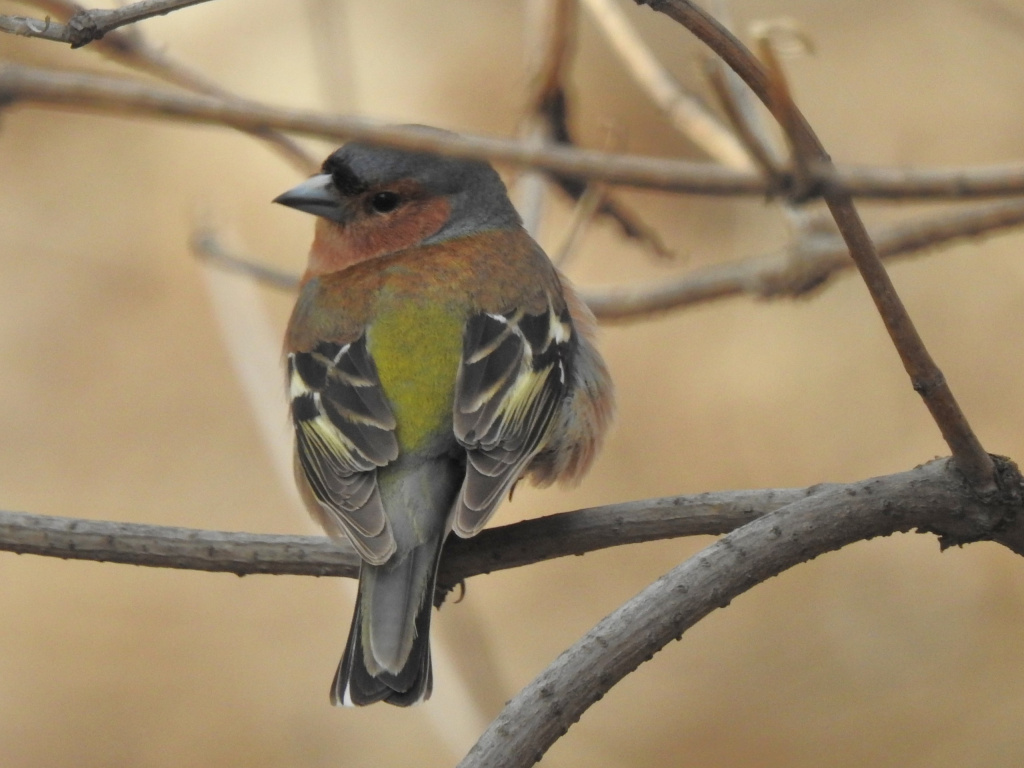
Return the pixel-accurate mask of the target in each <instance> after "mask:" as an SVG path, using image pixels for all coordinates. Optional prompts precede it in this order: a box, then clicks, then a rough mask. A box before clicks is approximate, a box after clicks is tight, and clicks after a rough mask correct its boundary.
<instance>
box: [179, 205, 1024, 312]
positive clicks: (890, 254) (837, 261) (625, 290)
mask: <svg viewBox="0 0 1024 768" xmlns="http://www.w3.org/2000/svg"><path fill="white" fill-rule="evenodd" d="M1022 224H1024V200H1008V201H1005V202H1000V203H990V204H988V205H983V206H974V207H972V208H967V209H964V210H960V211H952V212H945V213H942V214H939V215H937V216H925V217H920V218H917V219H914V220H911V221H906V222H903V223H901V224H897V225H895V226H891V227H886V228H884V229H879V230H878V231H876V232H874V233H872V235H871V237H872V239H873V240H874V242H875V247H876V248H877V250H878V254H879V256H881V257H882V258H896V257H900V256H910V255H914V254H917V253H920V252H921V251H923V250H927V249H929V248H937V247H939V246H941V245H943V244H946V243H950V242H953V241H955V240H961V239H964V238H974V237H979V236H983V235H990V234H995V233H997V232H1000V231H1003V230H1009V229H1013V228H1015V227H1019V226H1020V225H1022ZM192 247H193V250H195V251H196V253H197V255H199V256H200V257H202V258H205V259H208V260H209V261H210V262H211V263H213V264H215V265H216V266H218V267H221V268H223V269H228V270H231V271H235V272H241V273H243V274H246V275H249V276H250V277H252V278H253V279H254V280H259V281H260V282H261V283H263V284H265V285H268V286H270V287H272V288H277V289H279V290H285V291H294V290H295V289H296V288H297V287H298V283H299V276H298V275H297V274H294V273H291V272H284V271H281V270H278V269H274V268H272V267H267V266H264V265H262V264H258V263H256V262H254V261H252V259H251V258H249V257H246V256H242V255H239V254H236V253H232V252H231V251H230V250H229V249H228V248H227V247H226V246H225V245H224V244H223V243H222V242H221V241H220V239H219V237H218V236H217V233H216V232H215V231H214V230H212V229H209V228H205V229H199V230H197V231H196V232H195V233H194V234H193V238H192ZM556 253H557V251H556ZM853 266H854V264H853V261H852V260H851V259H850V251H849V249H848V248H847V247H846V243H845V242H844V241H843V240H842V238H840V237H838V236H837V235H825V234H821V235H813V236H811V235H807V234H805V235H804V236H803V237H802V238H801V239H799V240H797V241H796V242H795V243H794V244H793V245H792V246H790V248H788V249H786V250H783V251H781V252H778V253H770V254H767V255H764V256H755V257H749V258H745V259H740V260H738V261H734V262H730V263H726V264H714V265H712V266H708V267H704V268H703V269H695V270H692V271H690V272H687V273H686V274H684V275H682V276H680V277H676V278H668V279H663V280H657V281H652V282H645V283H637V284H634V285H627V286H625V287H621V288H620V287H616V288H605V289H597V288H590V289H580V296H581V297H582V298H583V300H584V301H585V302H586V303H587V305H588V306H589V307H590V308H591V310H592V311H593V312H594V314H595V315H596V316H597V317H598V318H599V319H600V320H602V321H604V322H616V321H630V320H639V319H642V318H645V317H649V316H651V315H654V314H658V313H661V312H668V311H671V310H677V309H683V308H685V307H689V306H692V305H694V304H701V303H704V302H707V301H713V300H715V299H724V298H729V297H732V296H739V295H741V294H749V295H751V296H757V297H761V298H777V297H785V296H789V297H797V296H802V295H805V294H806V293H807V292H808V291H811V290H813V289H816V288H819V287H821V286H823V285H824V284H825V283H826V282H827V281H828V279H829V278H830V277H831V276H832V275H833V274H834V273H835V272H838V271H840V270H846V269H851V268H852V267H853Z"/></svg>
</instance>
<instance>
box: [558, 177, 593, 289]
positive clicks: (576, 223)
mask: <svg viewBox="0 0 1024 768" xmlns="http://www.w3.org/2000/svg"><path fill="white" fill-rule="evenodd" d="M606 192H607V188H606V187H605V185H604V184H601V183H600V182H594V183H593V184H588V185H587V188H586V190H585V191H584V192H583V194H582V195H581V196H580V199H579V200H578V201H577V203H576V207H575V208H573V211H572V217H571V218H570V219H569V225H568V226H567V227H566V230H565V234H563V235H562V240H561V242H559V244H558V245H557V246H556V247H555V248H553V249H551V251H550V254H551V261H552V262H553V263H554V265H555V266H556V267H558V268H559V269H563V270H564V269H565V267H566V265H567V264H568V263H569V260H570V259H571V258H572V257H573V256H574V255H575V254H576V253H577V252H578V250H579V247H580V243H582V242H583V233H584V232H586V230H587V227H588V226H589V225H590V222H591V221H592V220H593V218H594V214H596V213H597V211H598V209H599V208H600V207H601V204H602V203H603V202H604V200H605V193H606Z"/></svg>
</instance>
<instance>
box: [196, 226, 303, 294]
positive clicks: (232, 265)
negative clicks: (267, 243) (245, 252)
mask: <svg viewBox="0 0 1024 768" xmlns="http://www.w3.org/2000/svg"><path fill="white" fill-rule="evenodd" d="M190 244H191V246H192V252H193V253H194V254H195V255H196V256H198V257H199V258H200V259H202V260H203V261H206V262H209V263H210V264H213V265H214V266H216V267H220V268H221V269H226V270H228V271H229V272H240V273H242V274H243V275H248V276H249V277H251V278H252V279H253V280H257V281H259V282H260V283H263V284H264V285H267V286H270V287H271V288H277V289H278V290H282V291H296V290H298V288H299V276H298V275H296V274H293V273H291V272H285V271H283V270H280V269H274V268H273V267H267V266H264V265H262V264H257V263H255V262H254V261H251V260H249V259H245V258H242V257H241V256H238V255H237V254H235V253H232V252H231V251H230V250H228V249H227V247H225V245H224V243H223V242H222V241H221V239H220V237H219V236H218V234H217V231H216V230H215V229H213V228H212V227H207V226H201V227H197V228H196V229H195V230H193V232H192V237H191V239H190Z"/></svg>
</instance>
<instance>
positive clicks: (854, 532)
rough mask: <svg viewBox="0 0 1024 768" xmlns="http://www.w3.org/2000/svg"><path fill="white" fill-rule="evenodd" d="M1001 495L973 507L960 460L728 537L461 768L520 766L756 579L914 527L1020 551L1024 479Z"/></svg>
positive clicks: (546, 687)
mask: <svg viewBox="0 0 1024 768" xmlns="http://www.w3.org/2000/svg"><path fill="white" fill-rule="evenodd" d="M1000 469H1001V470H1002V471H1003V473H1004V475H1005V476H1004V477H1003V478H1002V479H1003V488H1004V489H1005V494H1004V497H1003V498H1002V499H1000V501H999V503H997V504H985V503H983V502H981V501H979V500H978V498H977V497H976V495H975V494H974V493H973V492H972V489H971V487H970V486H969V485H967V484H966V483H965V482H964V481H963V478H962V476H961V475H960V473H959V472H958V471H957V468H956V466H955V465H953V464H952V463H951V462H950V461H948V460H945V459H943V460H938V461H934V462H932V463H930V464H928V465H925V466H923V467H918V468H917V469H914V470H911V471H910V472H904V473H902V474H898V475H889V476H887V477H882V478H875V479H872V480H865V481H863V482H861V483H853V484H851V485H847V486H831V487H823V488H821V489H818V490H817V491H815V492H813V493H810V494H808V495H807V496H806V497H805V498H803V499H801V500H799V501H795V502H794V503H792V504H790V505H788V506H786V507H783V508H781V509H779V510H776V511H775V512H772V513H769V514H767V515H765V516H763V517H761V518H759V519H757V520H755V521H754V522H751V523H749V524H748V525H744V526H743V527H741V528H738V529H737V530H735V531H733V532H732V533H730V534H728V535H727V536H725V537H723V538H722V539H720V540H719V541H717V542H715V543H714V544H712V545H711V546H710V547H708V548H707V549H705V550H703V551H702V552H700V553H698V554H697V555H695V556H694V557H691V558H690V559H689V560H687V561H686V562H684V563H682V564H681V565H679V566H677V567H676V568H675V569H673V570H672V571H670V572H669V573H667V574H666V575H665V576H663V577H662V578H660V579H659V580H658V581H656V582H655V583H654V584H651V585H650V586H649V587H647V588H646V589H644V590H643V591H642V592H640V593H639V594H638V595H636V596H635V597H634V598H632V599H631V600H630V601H629V602H627V603H626V604H624V605H623V606H621V607H620V608H619V609H618V610H616V611H615V612H614V613H612V614H610V615H609V616H608V617H606V618H605V619H604V620H602V621H601V622H600V623H599V624H598V625H597V626H595V627H594V628H593V629H592V630H591V631H590V632H588V633H587V634H586V635H585V636H584V637H583V638H582V639H581V640H580V641H579V642H577V643H576V644H575V645H573V646H572V647H571V648H570V649H569V650H567V651H566V652H565V653H563V654H562V655H561V656H559V658H558V659H557V660H556V661H555V662H554V663H553V664H552V665H551V666H550V667H548V668H547V669H546V670H545V671H544V672H543V673H541V675H540V676H538V677H537V678H536V679H535V680H534V681H533V682H532V683H530V685H528V686H527V687H526V688H525V689H523V691H521V692H520V693H519V694H518V695H517V696H516V697H515V698H514V699H513V700H512V701H510V702H509V703H508V705H506V707H505V709H504V710H503V711H502V712H501V714H500V715H499V716H498V717H497V719H495V721H494V722H493V723H491V725H490V726H489V727H488V729H487V731H486V732H485V733H484V734H483V736H481V738H480V740H479V741H478V742H477V744H476V745H475V746H474V747H473V749H472V750H471V751H470V753H469V754H468V755H467V756H466V758H465V759H464V760H463V761H462V762H461V763H460V764H459V765H460V768H483V767H484V766H486V767H487V768H524V767H525V766H529V765H533V764H534V763H535V762H537V761H538V760H539V759H540V758H541V756H543V754H544V752H545V751H546V750H547V749H548V748H549V747H550V746H551V745H552V744H553V743H554V742H555V741H556V740H557V739H558V738H559V737H560V736H561V735H562V734H564V733H565V732H566V730H567V729H568V728H569V727H570V726H571V725H572V724H573V723H575V722H576V721H577V720H578V719H579V718H580V716H581V715H582V714H583V712H585V711H586V710H587V708H588V707H589V706H590V705H591V704H593V703H594V702H595V701H597V700H598V699H599V698H601V696H603V695H604V694H605V693H607V692H608V690H610V689H611V687H612V686H614V685H615V684H616V683H617V682H618V681H619V680H621V679H622V678H623V677H624V676H625V675H627V674H629V673H630V672H632V671H633V670H634V669H636V668H637V667H638V666H639V665H640V664H642V663H643V662H644V661H646V660H647V659H650V658H651V656H652V655H653V654H654V653H656V652H657V651H659V650H660V649H661V648H663V647H664V646H665V645H667V644H668V643H669V642H670V641H672V640H673V639H678V638H680V637H681V636H682V634H683V633H684V632H685V631H686V630H687V629H689V628H690V627H692V626H693V625H694V624H696V623H697V622H698V621H700V620H701V619H702V618H704V617H705V616H707V615H708V614H709V613H711V612H712V611H713V610H715V609H716V608H721V607H724V606H726V605H728V604H729V602H730V601H731V600H733V599H734V598H736V597H737V596H739V595H741V594H743V593H744V592H746V591H747V590H748V589H750V588H751V587H753V586H754V585H756V584H759V583H761V582H763V581H766V580H767V579H769V578H771V577H772V576H775V575H777V574H779V573H781V572H782V571H784V570H786V569H788V568H792V567H793V566H795V565H798V564H799V563H803V562H806V561H808V560H811V559H813V558H815V557H817V556H818V555H821V554H823V553H825V552H830V551H832V550H835V549H839V548H841V547H843V546H846V545H847V544H851V543H853V542H855V541H862V540H865V539H870V538H874V537H876V536H888V535H890V534H892V533H896V532H907V531H912V530H915V529H916V530H917V531H919V532H932V533H938V534H939V535H940V537H941V538H940V542H941V543H942V544H943V545H944V546H948V545H950V544H960V543H964V542H967V541H975V540H979V539H991V540H994V541H998V542H1000V543H1002V544H1004V545H1006V546H1008V547H1010V548H1011V549H1012V550H1013V551H1015V552H1016V553H1017V554H1022V555H1024V517H1021V516H1020V514H1019V513H1020V511H1021V477H1020V474H1019V473H1018V472H1017V470H1016V467H1014V466H1012V465H1010V464H1003V465H1002V466H1001V467H1000Z"/></svg>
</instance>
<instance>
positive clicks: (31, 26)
mask: <svg viewBox="0 0 1024 768" xmlns="http://www.w3.org/2000/svg"><path fill="white" fill-rule="evenodd" d="M205 2H208V0H138V2H135V3H131V4H130V5H123V6H121V7H120V8H113V9H106V8H92V9H84V8H83V9H79V10H78V11H76V12H75V14H74V15H73V16H71V18H70V19H68V22H67V24H62V23H60V22H59V21H53V20H52V19H50V18H49V17H47V18H45V19H30V18H26V17H24V16H8V15H0V32H9V33H11V34H14V35H23V36H25V37H38V38H42V39H43V40H52V41H53V42H57V43H70V44H71V47H72V48H81V47H82V46H83V45H88V44H89V43H91V42H92V41H93V40H100V39H101V38H102V37H103V36H104V35H105V34H107V33H108V32H111V31H113V30H115V29H117V28H118V27H123V26H125V25H126V24H134V23H136V22H139V21H144V20H146V19H151V18H153V17H154V16H164V15H166V14H168V13H170V12H171V11H177V10H179V9H181V8H187V7H188V6H190V5H198V4H199V3H205Z"/></svg>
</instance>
